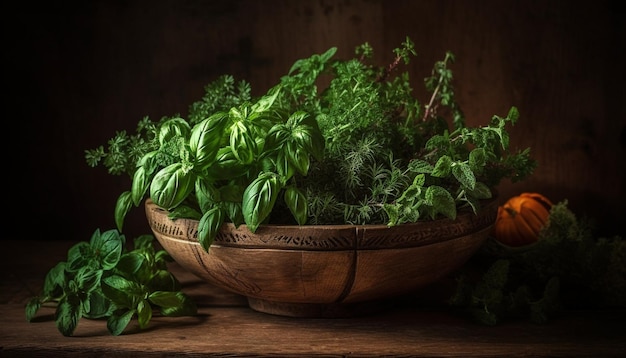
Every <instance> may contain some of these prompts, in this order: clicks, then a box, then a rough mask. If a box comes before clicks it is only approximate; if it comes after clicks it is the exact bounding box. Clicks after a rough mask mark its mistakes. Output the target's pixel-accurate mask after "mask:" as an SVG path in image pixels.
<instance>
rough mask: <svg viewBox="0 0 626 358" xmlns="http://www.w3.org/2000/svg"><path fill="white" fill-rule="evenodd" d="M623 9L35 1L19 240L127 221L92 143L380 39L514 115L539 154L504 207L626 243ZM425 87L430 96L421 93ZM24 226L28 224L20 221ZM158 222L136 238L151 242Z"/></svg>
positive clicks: (479, 114) (9, 33)
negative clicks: (215, 87) (548, 204)
mask: <svg viewBox="0 0 626 358" xmlns="http://www.w3.org/2000/svg"><path fill="white" fill-rule="evenodd" d="M617 4H618V2H617V1H606V0H596V1H579V2H574V1H568V0H544V1H540V0H516V1H514V0H510V1H503V0H484V1H481V0H477V1H469V0H467V1H465V0H456V1H455V0H437V1H435V0H431V1H419V0H414V1H409V0H393V1H383V0H316V1H295V0H293V1H288V0H273V1H254V0H239V1H237V0H219V1H199V0H181V1H143V0H141V1H121V0H109V1H102V0H96V1H84V2H75V3H73V4H70V3H63V2H51V3H49V4H43V5H38V6H34V5H29V4H28V3H20V4H18V5H17V10H16V9H15V8H14V9H13V10H11V11H10V10H5V11H3V18H4V21H3V30H4V31H3V44H4V49H3V58H4V71H5V75H4V80H3V83H4V91H3V93H4V94H3V97H4V101H3V102H4V104H5V105H4V106H3V107H4V109H5V111H4V115H5V118H4V121H3V122H4V123H5V130H4V134H5V135H4V140H3V143H4V144H3V146H4V157H5V158H9V160H8V161H5V165H4V169H3V176H4V179H5V181H4V183H5V186H4V187H5V189H4V191H5V192H8V199H7V200H5V201H4V207H3V212H4V220H5V222H7V223H8V225H7V226H8V227H10V231H9V232H10V234H5V238H6V237H10V238H14V237H17V236H20V237H25V238H43V237H48V238H59V237H63V238H75V239H77V240H86V239H88V238H89V237H90V236H91V233H92V232H93V231H94V230H95V229H96V228H100V229H101V230H108V229H111V228H113V227H114V222H113V208H114V204H115V200H116V198H117V195H118V194H119V193H120V192H121V191H123V190H126V189H127V188H129V185H130V184H129V179H128V178H125V177H112V176H110V175H108V174H107V173H106V171H105V170H104V169H103V168H97V169H92V168H89V167H88V166H87V164H86V163H85V160H84V150H85V149H91V148H95V147H96V146H98V145H100V144H105V143H106V141H107V140H108V139H109V138H111V137H112V136H113V135H114V134H115V131H116V130H122V129H124V130H127V131H130V132H133V131H134V129H135V125H136V123H137V121H138V120H139V119H140V118H142V117H143V116H145V115H148V116H150V117H151V118H155V119H156V118H160V117H161V116H165V115H173V114H176V113H180V114H182V115H183V116H185V115H186V114H187V109H188V106H189V104H191V103H192V102H194V101H196V100H198V99H199V98H200V97H201V96H202V94H203V86H204V85H205V84H207V83H209V82H210V81H212V80H213V79H215V78H216V77H217V76H219V75H220V74H223V73H230V74H233V75H235V76H236V77H237V78H241V79H246V80H248V81H250V82H251V83H252V85H253V88H254V92H255V94H260V93H262V92H264V91H265V90H266V89H267V88H268V87H269V86H271V85H273V84H275V83H276V82H277V81H278V78H279V76H281V75H282V74H284V73H286V72H287V71H288V70H289V67H290V66H291V64H292V63H293V61H295V60H296V59H299V58H303V57H308V56H309V55H311V54H313V53H320V52H323V51H325V50H326V49H328V48H329V47H331V46H337V47H338V48H339V51H338V54H337V56H339V57H346V56H350V55H351V54H352V53H353V50H354V48H355V46H357V45H359V44H361V43H363V42H369V43H370V44H371V45H372V46H373V47H374V49H375V51H376V57H375V58H376V60H377V61H378V62H380V63H381V64H382V63H386V61H389V59H390V58H391V56H392V54H391V50H392V49H393V48H395V47H396V46H398V45H399V44H400V42H402V41H403V40H404V39H405V37H406V36H409V37H411V38H412V39H413V40H414V42H415V43H416V47H417V50H418V56H419V57H418V58H417V59H416V60H415V61H414V62H413V63H412V68H411V71H410V72H411V76H412V79H413V80H414V81H415V87H416V88H421V81H422V79H423V78H424V77H425V76H426V75H428V73H429V71H430V68H431V66H432V64H433V63H434V61H436V60H439V59H442V58H443V56H444V54H445V52H446V51H448V50H449V51H451V52H453V53H454V54H455V55H456V59H457V62H456V63H455V64H454V66H453V67H452V69H453V71H454V74H455V78H456V86H457V96H458V100H459V102H460V104H461V106H462V108H463V109H464V111H465V113H466V115H467V117H468V121H469V122H470V123H473V124H478V123H486V122H487V121H488V120H489V119H490V118H491V116H492V115H494V114H498V115H505V114H506V112H507V111H508V109H509V107H510V106H512V105H515V106H517V107H518V108H519V110H520V112H521V120H520V122H519V123H518V125H517V126H516V127H514V129H513V131H512V133H511V135H512V138H511V143H512V146H513V147H514V148H525V147H528V146H530V147H531V148H532V152H533V155H534V157H535V158H536V159H537V160H538V161H539V168H538V169H537V171H536V173H535V175H534V176H533V177H532V178H531V179H529V180H527V181H525V182H522V183H517V184H511V183H508V182H507V183H503V185H502V186H501V188H500V190H501V194H502V198H506V197H508V196H511V195H515V194H517V193H519V192H522V191H538V192H542V193H544V194H545V195H547V196H548V197H549V198H551V199H552V200H553V201H555V202H557V201H561V200H565V199H567V200H568V201H569V205H570V207H571V208H572V209H574V210H575V212H576V213H577V214H579V215H581V216H590V217H591V218H593V219H595V220H596V221H597V222H598V223H599V229H600V231H602V232H603V233H606V234H609V235H610V234H616V233H617V234H622V235H624V233H625V230H624V225H623V224H622V222H623V220H624V214H625V212H626V210H625V209H624V202H625V201H626V200H625V191H624V186H625V183H626V180H625V178H626V169H625V163H626V161H625V160H624V158H625V157H626V138H625V137H626V111H625V110H624V104H625V99H626V96H625V94H624V93H625V90H624V83H625V79H626V75H625V70H624V65H625V63H626V56H625V48H626V45H625V43H626V35H625V24H624V17H625V13H624V11H623V10H620V7H618V6H617ZM418 93H419V92H418ZM23 222H26V223H27V226H24V225H23V224H22V223H23ZM147 232H148V227H147V224H146V223H145V219H144V216H143V212H142V211H141V210H136V211H135V212H134V213H133V214H132V215H131V216H130V217H129V222H128V226H127V235H128V236H134V235H137V234H142V233H147Z"/></svg>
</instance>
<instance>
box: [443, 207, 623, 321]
mask: <svg viewBox="0 0 626 358" xmlns="http://www.w3.org/2000/svg"><path fill="white" fill-rule="evenodd" d="M449 303H450V305H451V306H452V307H455V308H457V309H458V310H459V311H461V312H463V313H465V314H468V315H469V316H470V317H471V318H473V319H474V320H475V321H476V322H478V323H482V324H486V325H496V324H499V323H502V322H504V321H507V320H512V319H526V320H529V321H530V322H534V323H538V324H542V323H546V322H548V321H549V320H550V319H551V318H552V317H554V316H556V315H558V314H559V313H561V312H562V311H563V310H567V309H570V310H572V309H581V308H585V307H595V308H608V307H613V308H616V307H617V308H620V309H623V308H624V307H626V240H625V239H624V238H622V237H619V236H615V237H612V238H604V237H596V236H594V234H593V230H592V227H591V223H589V222H587V221H585V220H582V219H580V218H578V217H576V215H575V214H574V213H573V212H572V211H571V210H569V208H568V207H567V201H563V202H560V203H557V204H555V205H554V206H553V207H552V209H551V210H550V216H549V219H548V223H547V225H546V226H545V227H544V228H543V229H542V230H541V232H540V234H539V240H538V241H537V243H535V244H533V245H530V246H528V247H523V248H508V247H505V246H503V245H500V244H498V243H497V242H496V241H495V240H490V241H489V242H488V244H487V245H486V246H484V248H483V250H482V251H481V252H480V253H479V254H478V255H476V256H475V257H474V258H472V260H471V261H470V263H469V264H468V265H466V266H465V268H464V272H462V273H461V274H460V275H459V277H458V282H457V286H456V292H455V293H454V295H453V296H452V297H451V298H450V301H449Z"/></svg>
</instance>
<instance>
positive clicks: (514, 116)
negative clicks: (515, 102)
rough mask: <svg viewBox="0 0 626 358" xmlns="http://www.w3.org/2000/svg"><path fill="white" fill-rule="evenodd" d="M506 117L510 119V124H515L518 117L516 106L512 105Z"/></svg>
mask: <svg viewBox="0 0 626 358" xmlns="http://www.w3.org/2000/svg"><path fill="white" fill-rule="evenodd" d="M507 118H508V119H510V120H511V123H512V124H515V123H516V122H517V120H518V119H519V110H518V109H517V107H515V106H513V107H511V108H510V109H509V114H507Z"/></svg>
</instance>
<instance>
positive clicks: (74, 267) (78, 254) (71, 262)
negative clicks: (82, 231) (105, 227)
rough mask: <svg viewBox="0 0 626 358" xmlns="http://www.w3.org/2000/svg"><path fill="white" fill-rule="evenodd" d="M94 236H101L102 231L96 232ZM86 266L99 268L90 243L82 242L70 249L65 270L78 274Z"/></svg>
mask: <svg viewBox="0 0 626 358" xmlns="http://www.w3.org/2000/svg"><path fill="white" fill-rule="evenodd" d="M93 235H100V230H97V229H96V231H95V232H94V234H93ZM85 266H94V267H97V266H98V262H97V261H96V257H95V253H94V251H93V250H92V248H91V245H89V243H88V242H85V241H81V242H78V243H76V244H75V245H74V246H72V247H70V249H69V250H68V252H67V265H66V266H65V269H66V270H67V271H68V272H76V271H78V270H79V269H80V268H82V267H85Z"/></svg>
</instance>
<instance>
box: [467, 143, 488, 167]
mask: <svg viewBox="0 0 626 358" xmlns="http://www.w3.org/2000/svg"><path fill="white" fill-rule="evenodd" d="M486 163H487V153H486V152H485V148H474V149H473V150H472V151H471V152H470V153H469V158H468V164H469V166H470V168H471V170H472V171H474V172H475V173H482V171H483V169H484V167H485V164H486Z"/></svg>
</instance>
